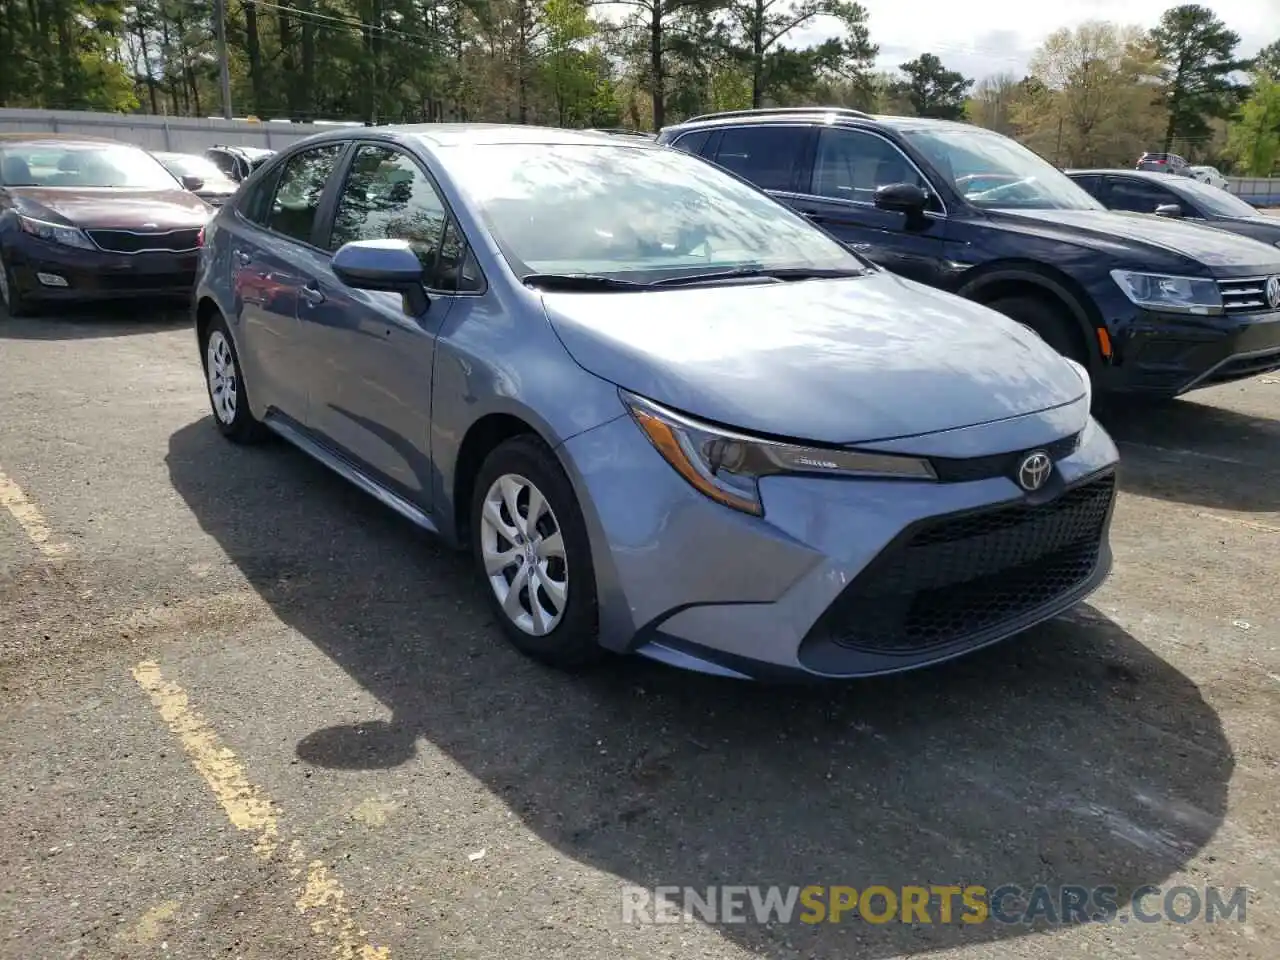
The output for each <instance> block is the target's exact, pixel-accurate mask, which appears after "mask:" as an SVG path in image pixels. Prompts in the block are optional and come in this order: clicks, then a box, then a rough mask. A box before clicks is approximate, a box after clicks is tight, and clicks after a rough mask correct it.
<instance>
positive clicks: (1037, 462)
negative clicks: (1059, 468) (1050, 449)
mask: <svg viewBox="0 0 1280 960" xmlns="http://www.w3.org/2000/svg"><path fill="white" fill-rule="evenodd" d="M1052 472H1053V461H1052V460H1050V459H1049V455H1048V454H1047V453H1045V452H1044V451H1043V450H1033V451H1032V452H1031V453H1028V454H1027V455H1026V456H1025V457H1023V458H1022V463H1020V464H1018V486H1020V487H1021V488H1022V489H1023V490H1026V491H1027V492H1028V493H1034V492H1035V491H1036V490H1039V489H1040V488H1041V487H1043V486H1044V484H1045V481H1046V480H1048V479H1049V474H1051V473H1052Z"/></svg>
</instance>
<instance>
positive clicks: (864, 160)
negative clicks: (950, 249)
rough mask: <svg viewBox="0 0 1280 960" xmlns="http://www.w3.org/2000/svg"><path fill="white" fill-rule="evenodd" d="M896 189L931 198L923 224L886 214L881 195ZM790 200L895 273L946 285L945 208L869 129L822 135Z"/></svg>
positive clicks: (924, 182) (891, 145) (831, 131)
mask: <svg viewBox="0 0 1280 960" xmlns="http://www.w3.org/2000/svg"><path fill="white" fill-rule="evenodd" d="M891 183H911V184H914V185H916V186H918V187H920V188H921V189H922V190H924V191H925V192H926V193H928V194H929V196H930V198H931V200H930V207H929V209H928V210H927V211H926V212H925V214H924V215H923V216H922V217H908V216H907V214H904V213H899V212H895V211H891V210H881V209H880V208H878V207H877V206H876V205H875V192H876V190H877V189H878V188H880V187H882V186H886V185H888V184H891ZM800 189H801V190H802V191H803V195H802V196H799V197H798V198H797V199H795V200H792V201H789V202H791V204H792V206H794V207H796V208H797V209H798V210H800V212H802V213H803V214H804V215H805V216H807V217H808V218H809V219H810V220H812V221H813V222H814V223H816V224H818V225H819V226H821V227H823V228H824V229H826V230H827V231H829V232H830V233H832V234H833V235H834V236H835V237H836V238H837V239H838V240H840V241H841V242H842V243H844V244H846V245H847V246H849V247H850V248H851V249H853V250H854V251H856V252H857V253H860V254H862V255H863V256H865V257H867V258H869V259H870V260H872V261H874V262H875V263H878V264H880V266H882V267H885V268H886V269H888V270H892V271H893V272H894V273H897V274H900V275H902V276H904V277H908V278H910V279H912V280H918V281H919V282H921V283H927V284H929V285H930V286H935V287H937V286H945V285H946V283H947V282H948V278H949V277H950V276H951V272H950V271H949V270H948V269H947V267H946V261H947V249H946V248H947V244H946V235H947V229H946V228H947V221H946V216H945V213H946V211H945V208H944V207H943V206H942V202H941V200H940V199H939V198H938V194H937V191H935V190H934V189H933V187H932V186H931V185H930V183H929V182H928V180H926V179H925V177H924V175H923V174H922V173H921V172H920V170H919V168H918V167H916V165H915V164H914V163H913V162H912V161H911V160H910V159H909V158H908V157H907V156H906V154H904V153H903V152H902V151H901V150H900V149H898V147H897V146H896V145H895V144H894V143H892V142H891V141H890V140H889V139H888V138H886V137H884V136H881V135H880V134H878V133H875V132H873V131H870V130H855V129H852V128H848V127H823V128H822V129H821V130H819V131H818V139H817V144H816V150H815V154H814V158H813V165H812V174H811V176H810V178H809V179H808V181H807V182H805V183H803V184H802V185H801V188H800Z"/></svg>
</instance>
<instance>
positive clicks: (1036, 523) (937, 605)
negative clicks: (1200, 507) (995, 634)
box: [814, 474, 1115, 654]
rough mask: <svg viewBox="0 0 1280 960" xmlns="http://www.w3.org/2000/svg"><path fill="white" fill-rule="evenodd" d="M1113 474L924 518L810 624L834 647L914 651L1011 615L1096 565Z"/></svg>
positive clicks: (1063, 590)
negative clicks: (1023, 499)
mask: <svg viewBox="0 0 1280 960" xmlns="http://www.w3.org/2000/svg"><path fill="white" fill-rule="evenodd" d="M1114 496H1115V477H1114V476H1113V475H1110V474H1109V475H1107V476H1104V477H1101V478H1099V479H1097V480H1093V481H1090V482H1089V483H1086V484H1084V485H1082V486H1079V487H1075V488H1073V489H1071V490H1068V491H1066V492H1065V493H1063V494H1062V495H1061V496H1059V497H1057V498H1056V499H1054V500H1051V501H1049V502H1048V503H1043V504H1027V503H1021V504H1018V505H1016V506H1008V507H997V508H994V509H989V510H982V511H978V512H973V513H966V514H961V515H958V516H953V517H950V518H943V519H940V520H934V521H929V522H927V523H925V524H923V525H920V526H917V527H915V528H914V529H913V530H910V531H908V533H907V534H905V535H904V536H903V537H901V538H899V539H898V540H896V541H894V543H892V544H890V545H889V546H888V547H887V548H885V550H884V551H882V552H881V554H880V555H879V556H878V557H877V558H876V559H875V560H874V561H873V562H872V563H871V564H870V565H868V567H867V569H866V570H864V571H863V572H862V573H861V574H860V575H859V576H858V578H857V579H856V580H855V581H854V582H853V583H852V584H850V585H849V586H848V587H847V588H846V589H845V590H844V592H843V593H841V594H840V596H839V597H838V598H837V599H836V601H835V603H833V604H832V605H831V607H830V608H829V609H828V610H827V612H826V613H825V614H824V615H823V617H822V619H821V620H820V621H819V623H818V624H817V625H816V626H815V628H814V630H815V632H821V633H823V634H825V635H826V636H827V637H828V638H829V639H831V640H832V641H833V642H835V643H837V644H839V645H840V646H844V647H849V648H852V649H858V650H866V651H873V652H876V653H901V654H914V653H919V652H921V651H924V650H928V649H930V648H933V647H944V646H949V645H951V644H954V643H958V642H960V641H963V640H966V639H968V638H971V637H974V636H976V635H979V634H982V633H984V632H986V631H988V630H991V629H993V628H996V627H998V626H1000V625H1001V624H1003V623H1008V622H1012V621H1016V620H1018V619H1019V618H1021V617H1023V616H1025V615H1027V614H1030V613H1032V612H1034V611H1035V610H1037V609H1039V608H1040V607H1044V606H1046V605H1047V604H1049V603H1051V602H1053V601H1054V600H1056V599H1057V598H1059V597H1062V596H1064V595H1066V594H1069V593H1071V592H1072V591H1073V590H1075V589H1076V588H1078V587H1080V586H1082V585H1083V584H1084V583H1085V581H1087V580H1088V579H1089V577H1090V575H1091V574H1092V573H1093V571H1094V569H1095V568H1096V566H1097V564H1098V559H1099V552H1100V548H1101V545H1102V537H1103V534H1104V532H1105V529H1106V521H1107V515H1108V512H1109V511H1110V508H1111V502H1112V500H1113V499H1114Z"/></svg>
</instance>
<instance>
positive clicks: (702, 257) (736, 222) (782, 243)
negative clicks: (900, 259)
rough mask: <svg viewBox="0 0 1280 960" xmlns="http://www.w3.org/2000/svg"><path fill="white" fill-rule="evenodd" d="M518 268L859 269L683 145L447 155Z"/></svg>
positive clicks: (620, 272) (497, 148)
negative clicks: (684, 150) (675, 147)
mask: <svg viewBox="0 0 1280 960" xmlns="http://www.w3.org/2000/svg"><path fill="white" fill-rule="evenodd" d="M445 160H446V162H447V163H448V165H449V168H450V172H451V173H452V175H453V177H454V179H455V180H456V181H458V182H459V184H460V186H461V187H462V188H463V190H464V191H465V192H466V193H467V194H468V195H469V196H470V197H471V199H473V200H474V201H475V202H476V203H477V205H478V206H479V208H480V213H481V216H482V217H483V218H484V220H485V223H486V225H487V226H488V228H489V230H490V232H492V234H493V236H494V239H495V240H496V241H497V243H498V246H499V247H500V248H501V250H502V253H503V255H504V256H505V257H506V259H507V261H508V263H510V265H511V268H512V269H513V270H514V271H515V272H516V273H517V274H518V275H519V276H521V277H524V276H526V275H530V274H587V275H592V276H603V277H609V278H614V279H620V280H628V281H633V282H639V283H648V282H653V281H655V280H662V279H666V278H669V277H675V276H680V275H688V274H696V273H704V272H722V271H726V270H734V269H754V268H759V269H766V270H773V269H783V270H787V269H817V270H845V271H853V272H858V271H860V270H862V269H864V268H865V264H863V262H862V261H860V260H858V259H857V258H856V257H854V255H853V254H851V253H850V252H849V251H848V250H846V249H845V248H844V247H842V246H841V245H840V244H839V243H837V242H836V241H835V240H833V239H831V238H830V237H829V236H827V235H826V234H825V233H823V232H822V231H820V230H818V229H817V228H815V227H813V226H810V224H809V223H808V221H806V220H805V219H803V218H802V217H800V216H799V215H797V214H795V213H792V212H791V211H790V210H789V209H787V208H786V207H784V206H782V205H781V204H780V203H777V202H776V201H774V200H772V199H770V198H769V197H768V196H766V195H765V194H763V193H761V192H759V191H757V190H756V189H755V188H754V187H750V186H748V185H746V184H745V183H743V182H741V181H739V180H736V179H734V178H733V177H731V176H729V175H728V174H726V173H724V172H722V171H721V170H718V169H717V168H715V167H713V166H712V165H711V164H709V163H706V162H705V161H703V160H699V159H697V158H696V157H691V156H689V155H688V154H685V153H682V152H680V151H677V150H655V149H653V148H651V147H649V148H646V147H635V146H631V145H627V144H624V143H622V142H621V140H620V141H619V143H617V144H613V143H608V144H556V145H546V144H484V145H475V146H467V147H459V148H457V149H456V150H450V151H448V154H447V156H446V157H445Z"/></svg>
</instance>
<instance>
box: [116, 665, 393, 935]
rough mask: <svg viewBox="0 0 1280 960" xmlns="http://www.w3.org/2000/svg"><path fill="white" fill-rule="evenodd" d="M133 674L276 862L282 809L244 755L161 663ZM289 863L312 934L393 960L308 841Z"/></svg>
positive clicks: (238, 823) (230, 812)
mask: <svg viewBox="0 0 1280 960" xmlns="http://www.w3.org/2000/svg"><path fill="white" fill-rule="evenodd" d="M133 678H134V679H135V680H136V681H137V682H138V685H139V686H140V687H142V689H143V690H145V691H146V692H147V695H148V696H150V698H151V702H152V704H154V705H155V708H156V709H157V710H158V711H159V712H160V716H161V718H162V719H163V720H164V721H165V723H167V724H168V725H169V729H170V730H172V731H173V733H174V736H176V737H177V738H178V740H179V742H180V743H181V744H182V749H183V750H184V751H186V754H187V757H188V758H189V759H190V760H191V763H192V765H193V766H194V767H195V768H196V771H197V772H198V773H199V774H200V776H201V777H202V778H204V781H205V783H207V784H208V785H209V789H210V790H212V791H213V795H214V796H215V797H216V798H217V800H218V803H219V804H221V806H222V809H223V812H224V813H226V815H227V819H228V820H230V821H231V823H232V824H233V825H234V826H235V827H237V828H238V829H240V830H243V831H245V832H247V833H250V834H253V836H254V840H253V852H254V853H255V854H257V856H258V857H259V858H260V859H262V860H271V859H272V858H273V857H274V856H275V854H276V853H277V851H278V850H279V847H280V810H279V807H278V806H277V805H276V803H275V802H274V801H273V800H272V799H271V798H270V797H269V796H267V794H266V793H265V792H264V791H263V790H262V789H261V788H260V787H258V786H257V785H255V784H253V783H252V782H250V780H249V778H248V775H247V774H246V771H245V769H244V765H243V764H242V763H241V762H240V759H239V758H238V757H237V756H236V755H235V753H233V752H232V751H231V750H230V749H229V748H228V747H226V746H225V745H224V744H223V743H222V741H221V739H220V738H219V737H218V734H217V732H216V731H215V730H214V729H213V727H212V726H211V725H210V724H209V721H208V720H206V719H205V718H204V717H202V716H201V715H200V714H199V713H198V712H196V711H195V710H193V709H192V708H191V703H190V700H189V699H188V697H187V692H186V691H185V690H184V689H182V687H181V686H179V685H178V684H176V683H174V682H173V681H172V680H166V679H165V677H164V675H163V674H162V673H161V672H160V665H159V664H158V663H156V662H155V661H154V660H144V661H143V662H142V663H139V664H138V665H137V666H136V667H134V668H133ZM287 858H288V860H289V862H291V863H295V864H299V866H296V867H294V868H293V870H292V871H291V872H292V875H293V876H294V877H295V878H301V877H302V876H303V873H304V868H303V867H302V866H300V865H301V864H303V863H305V864H306V867H305V874H306V877H305V880H303V881H302V883H301V885H300V887H299V889H298V892H297V896H296V898H295V900H294V907H295V908H296V909H297V911H298V912H299V913H301V914H303V915H304V916H307V917H308V918H309V920H310V924H311V932H312V933H314V934H315V935H316V936H317V938H319V939H320V940H322V941H323V942H324V943H325V944H326V945H327V946H328V948H329V949H328V952H329V955H330V956H332V957H335V958H337V960H391V953H390V951H389V950H388V949H387V948H386V947H375V946H372V945H371V944H369V943H368V942H366V941H365V937H366V935H367V932H366V931H364V930H361V929H360V928H359V925H358V924H357V923H356V920H355V918H354V917H353V916H352V915H351V911H350V910H349V909H348V907H347V905H346V891H345V890H344V889H343V888H342V885H341V883H339V882H338V879H337V878H336V877H335V876H334V875H333V872H332V871H331V870H330V869H329V868H328V866H327V865H326V864H325V863H324V861H323V860H312V861H310V862H307V855H306V852H305V850H303V848H302V845H301V844H300V843H299V842H298V841H296V840H294V841H292V842H291V843H290V844H289V847H288V856H287Z"/></svg>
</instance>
